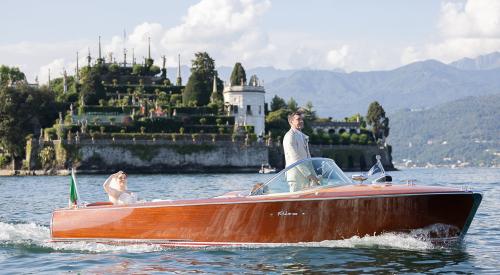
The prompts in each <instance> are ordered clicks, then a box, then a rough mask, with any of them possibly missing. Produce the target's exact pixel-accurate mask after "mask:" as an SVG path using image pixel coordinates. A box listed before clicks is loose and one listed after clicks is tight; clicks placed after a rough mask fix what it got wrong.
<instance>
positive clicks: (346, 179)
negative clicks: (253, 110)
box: [248, 157, 353, 196]
mask: <svg viewBox="0 0 500 275" xmlns="http://www.w3.org/2000/svg"><path fill="white" fill-rule="evenodd" d="M313 161H324V162H328V163H330V164H333V169H335V170H337V172H338V173H336V174H337V175H338V176H339V177H340V179H341V180H342V181H343V182H344V184H345V185H349V184H353V183H352V181H351V179H350V178H349V177H348V176H347V175H346V174H345V173H344V171H342V169H340V167H339V166H338V165H337V163H335V161H334V160H333V159H330V158H319V157H315V158H306V159H302V160H299V161H297V162H295V163H293V164H292V165H289V166H287V167H285V169H283V170H281V171H280V172H278V173H277V174H276V175H274V176H273V177H271V178H270V179H269V180H268V181H266V182H265V183H264V184H261V185H260V186H259V187H257V188H255V186H254V187H253V188H252V190H250V192H249V193H248V196H259V195H268V194H258V191H259V190H263V189H265V188H266V187H267V186H268V185H269V184H270V183H273V182H275V181H276V180H277V179H279V178H280V177H282V176H283V174H285V173H286V172H287V171H289V170H291V169H294V168H295V167H297V166H299V165H301V164H303V163H305V162H311V163H312V162H313ZM332 171H333V170H332ZM329 174H331V172H330V173H329ZM332 186H334V185H318V186H317V187H315V188H311V189H318V188H325V187H332ZM311 189H307V190H311ZM302 191H304V190H301V191H294V192H283V193H289V194H291V193H297V192H302ZM283 193H270V194H283Z"/></svg>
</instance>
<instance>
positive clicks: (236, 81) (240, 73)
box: [230, 62, 247, 86]
mask: <svg viewBox="0 0 500 275" xmlns="http://www.w3.org/2000/svg"><path fill="white" fill-rule="evenodd" d="M230 79H231V80H230V81H231V85H234V86H239V85H241V80H243V83H244V84H245V83H246V82H247V75H246V73H245V69H244V68H243V66H242V65H241V63H240V62H237V63H236V64H234V67H233V72H232V73H231V78H230Z"/></svg>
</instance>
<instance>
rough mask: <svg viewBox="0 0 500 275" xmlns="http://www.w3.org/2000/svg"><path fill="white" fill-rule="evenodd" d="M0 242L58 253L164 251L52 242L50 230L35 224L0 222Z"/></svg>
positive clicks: (145, 246) (146, 246)
mask: <svg viewBox="0 0 500 275" xmlns="http://www.w3.org/2000/svg"><path fill="white" fill-rule="evenodd" d="M0 242H1V243H4V244H7V245H8V244H15V245H19V244H26V245H36V246H40V247H44V248H50V249H54V250H58V251H82V252H94V253H101V252H126V253H144V252H153V251H159V250H162V249H163V248H162V247H161V246H159V245H153V244H130V245H109V244H102V243H95V242H67V243H65V242H52V241H51V239H50V229H49V228H48V227H45V226H41V225H37V224H35V223H24V224H22V223H20V224H10V223H4V222H0Z"/></svg>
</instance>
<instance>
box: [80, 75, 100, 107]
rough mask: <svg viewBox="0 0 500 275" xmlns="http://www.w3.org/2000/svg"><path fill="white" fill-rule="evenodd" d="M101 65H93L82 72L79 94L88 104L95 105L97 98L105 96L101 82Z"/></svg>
mask: <svg viewBox="0 0 500 275" xmlns="http://www.w3.org/2000/svg"><path fill="white" fill-rule="evenodd" d="M102 73H103V68H102V66H94V67H92V68H90V69H87V70H84V71H83V73H82V86H81V89H80V91H81V94H82V96H83V99H84V101H85V104H88V105H97V104H98V102H99V99H103V98H105V97H106V90H105V89H104V86H103V85H102V82H101V77H100V76H101V74H102Z"/></svg>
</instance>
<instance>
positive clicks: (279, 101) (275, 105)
mask: <svg viewBox="0 0 500 275" xmlns="http://www.w3.org/2000/svg"><path fill="white" fill-rule="evenodd" d="M279 109H288V105H286V102H285V100H284V99H283V98H281V97H279V96H278V95H274V97H273V99H271V112H274V111H277V110H279Z"/></svg>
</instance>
